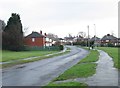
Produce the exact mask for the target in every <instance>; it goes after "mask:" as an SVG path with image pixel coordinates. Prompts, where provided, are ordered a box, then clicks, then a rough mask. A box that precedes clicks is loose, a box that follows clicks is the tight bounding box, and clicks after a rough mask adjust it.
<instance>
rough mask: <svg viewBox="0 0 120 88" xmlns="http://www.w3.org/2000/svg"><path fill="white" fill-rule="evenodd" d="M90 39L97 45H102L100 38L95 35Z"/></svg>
mask: <svg viewBox="0 0 120 88" xmlns="http://www.w3.org/2000/svg"><path fill="white" fill-rule="evenodd" d="M90 41H92V42H93V41H94V45H95V46H100V43H101V41H100V38H98V37H95V36H94V37H92V38H91V39H90Z"/></svg>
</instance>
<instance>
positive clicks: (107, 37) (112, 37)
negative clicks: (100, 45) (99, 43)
mask: <svg viewBox="0 0 120 88" xmlns="http://www.w3.org/2000/svg"><path fill="white" fill-rule="evenodd" d="M114 39H117V38H116V37H115V36H113V35H110V34H107V35H105V36H104V37H103V38H102V39H101V40H114Z"/></svg>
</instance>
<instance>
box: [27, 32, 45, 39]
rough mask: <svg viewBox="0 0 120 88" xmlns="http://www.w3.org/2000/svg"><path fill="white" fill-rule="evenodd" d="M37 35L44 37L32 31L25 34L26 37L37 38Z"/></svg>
mask: <svg viewBox="0 0 120 88" xmlns="http://www.w3.org/2000/svg"><path fill="white" fill-rule="evenodd" d="M38 37H45V36H44V35H42V34H40V33H38V32H32V33H31V34H29V35H28V36H26V38H38Z"/></svg>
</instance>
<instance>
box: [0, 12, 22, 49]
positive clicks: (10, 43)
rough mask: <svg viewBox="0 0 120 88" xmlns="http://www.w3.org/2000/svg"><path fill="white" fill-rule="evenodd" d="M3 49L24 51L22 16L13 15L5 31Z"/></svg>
mask: <svg viewBox="0 0 120 88" xmlns="http://www.w3.org/2000/svg"><path fill="white" fill-rule="evenodd" d="M2 43H3V44H2V45H3V49H9V50H15V51H19V50H22V47H23V31H22V23H21V20H20V16H19V15H18V14H16V13H12V15H11V17H10V18H9V20H8V22H7V26H6V27H5V29H4V31H3V42H2Z"/></svg>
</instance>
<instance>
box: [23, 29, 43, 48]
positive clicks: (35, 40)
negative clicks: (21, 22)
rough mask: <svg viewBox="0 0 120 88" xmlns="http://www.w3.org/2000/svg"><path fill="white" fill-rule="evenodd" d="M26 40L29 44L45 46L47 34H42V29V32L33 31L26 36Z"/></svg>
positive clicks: (26, 43)
mask: <svg viewBox="0 0 120 88" xmlns="http://www.w3.org/2000/svg"><path fill="white" fill-rule="evenodd" d="M24 42H25V45H28V46H40V47H41V46H45V36H44V35H42V31H40V33H38V32H34V31H33V32H32V33H31V34H29V35H28V36H26V37H25V39H24Z"/></svg>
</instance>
